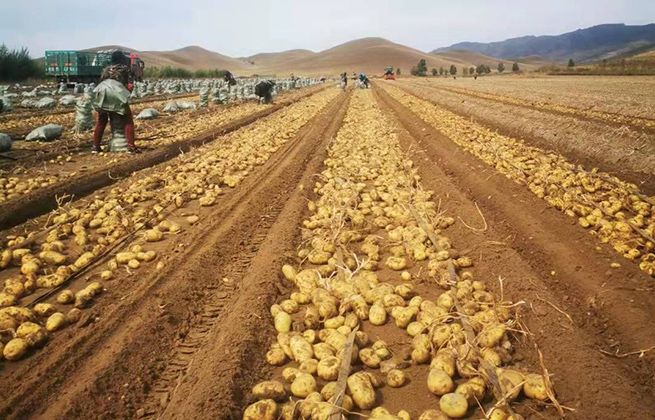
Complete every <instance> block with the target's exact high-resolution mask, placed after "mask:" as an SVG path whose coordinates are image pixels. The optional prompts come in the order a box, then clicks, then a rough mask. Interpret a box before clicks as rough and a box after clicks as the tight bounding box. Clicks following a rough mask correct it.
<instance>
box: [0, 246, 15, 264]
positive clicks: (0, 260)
mask: <svg viewBox="0 0 655 420" xmlns="http://www.w3.org/2000/svg"><path fill="white" fill-rule="evenodd" d="M11 258H12V254H11V250H9V249H5V250H4V251H2V254H0V268H7V267H9V264H11Z"/></svg>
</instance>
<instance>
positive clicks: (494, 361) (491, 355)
mask: <svg viewBox="0 0 655 420" xmlns="http://www.w3.org/2000/svg"><path fill="white" fill-rule="evenodd" d="M480 356H482V358H483V359H484V360H485V361H486V362H488V363H489V364H491V365H493V366H496V367H498V366H500V365H501V364H502V363H503V361H502V359H501V357H500V355H499V354H498V353H497V352H496V351H495V350H494V349H489V348H486V347H485V348H483V349H480Z"/></svg>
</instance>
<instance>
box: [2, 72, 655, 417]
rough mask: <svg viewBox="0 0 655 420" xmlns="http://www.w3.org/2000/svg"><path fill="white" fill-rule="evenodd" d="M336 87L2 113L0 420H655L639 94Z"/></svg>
mask: <svg viewBox="0 0 655 420" xmlns="http://www.w3.org/2000/svg"><path fill="white" fill-rule="evenodd" d="M335 83H336V82H335V81H330V80H328V81H326V82H322V81H319V80H318V79H304V78H301V79H297V80H296V81H294V80H291V81H289V80H287V79H280V80H279V81H278V85H277V86H278V90H277V91H276V92H275V96H274V98H275V100H274V102H273V103H272V104H268V105H264V104H260V103H259V102H258V101H257V100H255V98H254V96H253V95H254V93H253V92H254V90H253V89H254V88H253V86H254V85H253V84H252V83H251V82H250V81H247V80H246V81H243V80H240V81H239V85H237V87H236V88H232V89H229V88H227V87H226V86H225V84H224V83H223V82H222V81H207V80H205V81H198V80H188V81H184V82H181V84H180V82H176V81H166V82H162V83H145V84H143V85H141V86H137V89H136V90H135V92H136V93H135V94H133V97H132V99H131V102H132V105H131V107H132V112H133V114H134V116H135V117H136V116H137V115H139V114H141V117H143V116H149V117H148V118H141V117H140V118H137V119H136V120H135V126H136V144H137V146H139V147H140V148H141V149H142V150H143V153H141V154H128V153H110V152H101V153H92V152H91V145H92V143H91V140H92V135H93V134H92V131H90V129H91V128H92V127H90V126H87V127H86V128H84V129H82V128H80V127H81V125H80V124H82V123H83V122H84V118H83V116H82V117H81V116H80V115H81V114H80V113H82V114H84V113H85V112H86V113H87V114H88V113H89V112H90V111H89V108H88V107H87V104H86V102H85V101H86V100H88V98H86V99H85V96H84V94H83V93H82V91H81V89H80V92H77V93H76V94H77V95H78V96H75V95H72V96H73V97H72V98H70V100H66V99H65V98H63V97H62V98H61V99H58V102H57V101H54V102H57V105H55V104H54V103H53V101H50V102H48V101H45V102H43V103H46V102H48V103H52V105H48V107H47V108H44V107H41V106H40V105H37V101H36V99H32V98H35V97H36V96H37V95H40V96H43V97H44V98H46V97H47V98H50V96H52V97H55V98H58V96H57V95H59V93H56V92H54V91H51V90H46V89H45V88H44V89H42V90H41V93H39V90H38V89H34V90H30V91H28V90H26V89H23V90H22V91H21V90H17V91H16V92H15V93H13V94H9V93H8V92H11V91H5V92H4V95H9V96H8V98H9V99H8V101H11V100H13V103H14V106H13V109H10V110H9V111H6V112H4V113H2V114H0V133H3V134H6V136H5V137H4V138H6V139H9V140H10V146H11V147H10V148H7V149H6V150H4V151H3V152H1V153H0V281H1V283H0V285H1V286H2V289H0V378H2V379H1V380H0V419H27V418H30V419H32V418H33V419H74V420H78V419H79V420H82V419H85V420H86V419H105V420H109V419H141V418H143V419H188V418H215V419H244V420H277V419H283V420H294V419H312V420H341V419H352V420H354V419H365V418H369V419H374V420H375V419H376V420H410V419H412V420H448V419H471V420H482V419H486V420H519V419H525V420H537V419H548V420H551V419H553V420H554V419H562V418H566V419H580V420H590V419H607V420H614V419H616V420H619V419H644V420H646V419H653V418H655V398H653V395H654V392H653V389H654V387H655V322H653V320H654V319H655V304H654V302H655V300H654V299H653V293H654V289H655V287H654V280H653V277H654V276H655V215H654V212H655V182H654V181H653V176H654V175H655V158H654V156H655V114H654V113H653V110H654V107H655V102H654V101H655V99H654V98H655V96H653V94H654V93H655V91H654V90H653V87H652V82H651V81H650V79H647V78H640V77H635V78H601V77H579V76H578V77H562V78H528V77H482V78H480V79H479V80H474V79H473V78H464V79H462V78H458V79H451V78H398V80H382V79H376V80H373V82H372V86H371V88H370V89H364V88H360V86H356V87H355V88H352V87H349V88H348V89H341V88H340V87H339V86H335ZM235 89H236V90H235ZM648 92H650V94H649V93H648ZM2 94H3V91H2V90H0V96H2ZM19 99H22V101H20V100H19ZM198 99H199V100H198ZM40 102H42V100H40V101H39V103H40ZM8 103H9V102H8ZM19 103H20V105H19ZM70 104H74V105H70ZM85 107H87V108H85ZM6 109H7V108H6V107H5V110H6ZM85 109H86V110H85ZM142 111H143V112H142ZM151 115H155V116H157V117H156V118H154V117H151ZM94 117H95V116H94ZM48 124H50V125H54V126H56V127H58V130H59V134H58V135H56V136H54V137H53V138H50V139H41V140H37V141H30V140H31V138H32V136H33V132H34V130H35V129H39V128H40V127H41V128H43V127H47V126H48ZM82 125H84V124H82ZM87 125H88V124H87ZM110 131H111V130H110V129H109V127H108V128H107V130H106V133H105V141H107V140H108V139H109V138H110V136H111V133H110ZM0 136H2V134H0ZM0 140H2V137H0Z"/></svg>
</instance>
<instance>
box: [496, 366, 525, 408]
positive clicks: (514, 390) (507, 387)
mask: <svg viewBox="0 0 655 420" xmlns="http://www.w3.org/2000/svg"><path fill="white" fill-rule="evenodd" d="M499 372H500V373H499ZM496 375H498V382H499V383H500V388H501V389H502V391H503V394H504V395H508V394H509V395H508V396H507V400H508V401H514V400H516V399H517V398H518V397H519V394H521V391H522V390H523V381H524V380H525V378H524V377H523V374H521V372H517V371H515V370H510V369H497V370H496ZM510 391H511V392H510Z"/></svg>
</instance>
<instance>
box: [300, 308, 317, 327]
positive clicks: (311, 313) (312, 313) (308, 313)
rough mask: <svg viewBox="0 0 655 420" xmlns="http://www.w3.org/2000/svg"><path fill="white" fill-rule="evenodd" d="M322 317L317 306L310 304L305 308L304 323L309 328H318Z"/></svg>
mask: <svg viewBox="0 0 655 420" xmlns="http://www.w3.org/2000/svg"><path fill="white" fill-rule="evenodd" d="M320 319H321V314H319V313H318V309H317V308H316V307H315V306H313V305H312V306H308V307H307V309H305V317H304V320H303V323H304V324H305V326H306V327H307V328H316V327H318V325H319V321H320Z"/></svg>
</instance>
